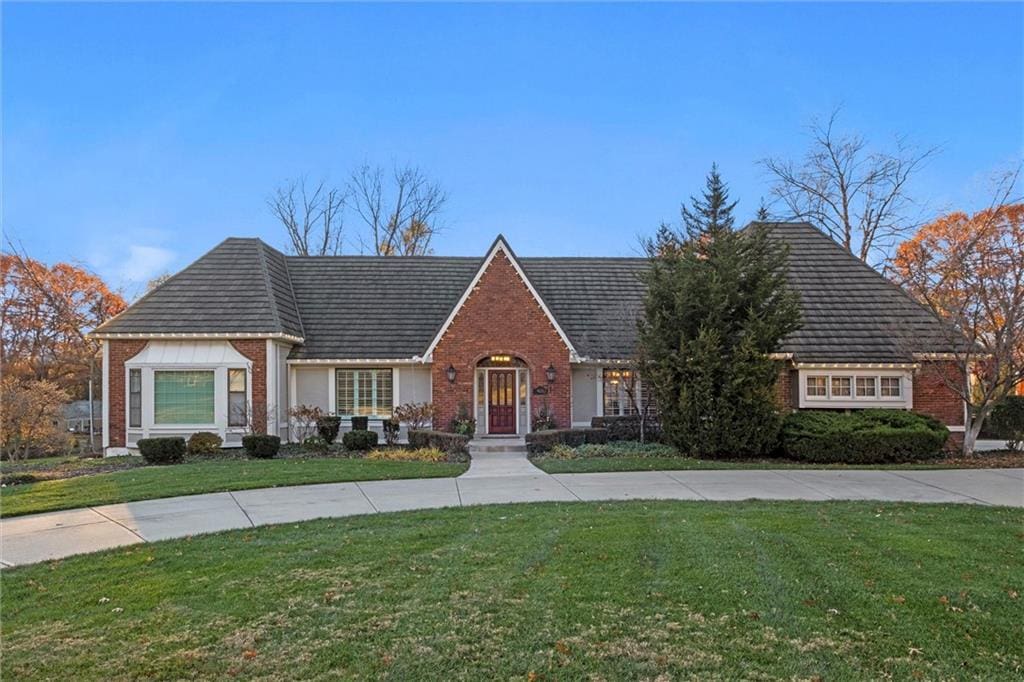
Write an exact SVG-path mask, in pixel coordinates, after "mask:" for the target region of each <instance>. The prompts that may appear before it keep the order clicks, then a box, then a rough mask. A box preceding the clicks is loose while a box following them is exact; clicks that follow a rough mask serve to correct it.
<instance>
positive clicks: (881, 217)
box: [760, 109, 939, 262]
mask: <svg viewBox="0 0 1024 682" xmlns="http://www.w3.org/2000/svg"><path fill="white" fill-rule="evenodd" d="M838 116H839V110H838V109H836V110H834V111H833V112H832V114H831V115H830V116H829V117H828V120H827V121H824V122H822V121H820V120H817V119H815V120H814V121H813V122H812V123H811V125H810V138H811V147H810V149H809V150H808V152H807V154H806V156H805V157H804V158H803V159H801V160H800V161H797V162H794V161H789V160H785V159H777V158H767V159H762V160H761V162H760V163H761V165H762V167H764V168H765V169H766V170H767V171H768V173H769V175H770V176H772V178H773V179H774V186H773V187H772V194H773V195H774V196H775V198H776V200H777V201H781V202H782V203H783V204H784V205H785V207H786V210H787V211H788V213H789V214H790V216H791V218H792V219H795V220H807V221H810V222H812V223H814V224H815V225H817V226H818V227H819V228H820V229H822V230H824V231H825V232H826V233H828V234H829V235H830V236H831V237H832V238H833V239H834V240H836V241H837V242H839V243H840V244H842V245H843V246H844V247H845V248H846V249H848V250H849V251H850V253H852V254H854V255H856V256H857V257H859V258H860V259H861V260H862V261H864V262H868V261H869V260H872V259H877V260H878V261H879V262H880V261H882V260H884V259H885V257H886V256H887V255H888V251H889V250H890V249H891V248H892V246H893V245H894V244H895V242H896V241H897V240H898V239H900V238H902V237H904V236H906V235H908V234H910V233H911V232H913V231H914V230H915V229H916V228H917V227H918V225H919V224H920V220H918V219H916V218H915V217H913V216H912V215H911V213H912V209H913V206H914V202H913V200H912V199H911V198H910V196H909V194H908V191H907V182H908V180H909V179H910V177H911V176H912V175H913V174H914V173H915V172H916V171H918V170H919V169H920V168H921V166H922V165H923V164H924V163H925V162H926V161H927V160H928V159H929V158H930V157H932V156H934V155H935V154H936V153H938V151H939V150H938V148H936V147H932V148H930V149H926V150H923V151H922V150H920V149H916V148H914V147H912V146H910V145H909V144H908V143H907V141H906V138H904V137H899V138H897V139H896V149H895V151H893V152H891V153H888V152H876V151H871V150H870V149H869V147H868V143H867V141H866V140H865V139H864V138H863V137H862V136H860V135H857V134H842V133H839V132H837V131H836V120H837V118H838Z"/></svg>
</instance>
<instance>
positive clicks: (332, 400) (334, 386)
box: [327, 367, 338, 414]
mask: <svg viewBox="0 0 1024 682" xmlns="http://www.w3.org/2000/svg"><path fill="white" fill-rule="evenodd" d="M327 414H338V370H337V368H335V367H328V368H327Z"/></svg>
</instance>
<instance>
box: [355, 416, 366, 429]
mask: <svg viewBox="0 0 1024 682" xmlns="http://www.w3.org/2000/svg"><path fill="white" fill-rule="evenodd" d="M369 429H370V418H369V417H352V430H353V431H369Z"/></svg>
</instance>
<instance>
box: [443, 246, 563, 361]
mask: <svg viewBox="0 0 1024 682" xmlns="http://www.w3.org/2000/svg"><path fill="white" fill-rule="evenodd" d="M499 255H500V256H504V258H505V259H506V260H507V261H508V263H509V264H510V265H511V266H512V268H513V269H514V270H515V272H516V275H517V276H518V277H519V279H520V280H521V281H522V283H523V284H524V285H525V286H526V288H527V290H528V291H529V292H530V295H531V296H532V297H533V300H534V301H535V302H536V303H537V306H538V307H539V308H540V309H541V311H543V313H544V315H545V316H546V317H547V319H548V321H549V322H551V326H552V327H554V329H555V332H556V333H557V334H558V336H559V338H561V340H562V342H563V343H564V344H565V346H566V348H568V349H569V355H570V357H571V358H572V359H574V360H577V359H579V355H578V353H577V352H576V348H575V347H574V346H573V344H572V341H570V340H569V337H568V335H567V334H566V333H565V331H564V330H563V329H562V327H561V325H559V324H558V320H556V319H555V316H554V315H553V314H552V313H551V309H550V308H548V305H547V304H546V303H545V302H544V299H543V298H541V295H540V293H538V291H537V289H536V288H535V287H534V286H533V284H532V283H531V282H530V278H529V277H527V276H526V272H525V271H524V270H523V267H522V265H520V263H519V259H518V257H517V256H516V254H515V252H514V251H513V250H512V247H511V246H509V243H508V240H506V239H505V236H504V235H502V234H498V236H497V237H496V238H495V239H494V242H493V243H492V244H491V247H490V248H489V249H488V250H487V255H486V256H484V259H483V261H482V262H481V263H480V267H479V268H477V271H476V274H475V275H474V276H473V279H472V280H470V282H469V286H467V287H466V290H465V291H464V292H463V294H462V296H461V297H460V298H459V300H458V302H457V303H456V304H455V306H454V307H453V308H452V310H451V312H450V313H449V314H448V317H447V318H446V319H445V321H444V324H442V325H441V328H440V329H438V331H437V334H435V335H434V338H433V340H432V341H431V342H430V345H429V346H428V347H427V350H426V352H425V353H424V354H423V358H424V360H426V361H429V360H430V358H431V355H432V354H433V352H434V349H435V348H436V347H437V344H438V343H440V342H441V339H442V338H444V335H445V332H447V331H448V328H449V327H450V326H451V325H452V322H453V321H454V320H455V318H456V316H457V315H458V314H459V311H460V310H461V309H462V307H463V306H464V305H465V304H466V301H467V300H469V297H470V296H471V295H472V293H473V291H474V290H475V289H476V288H477V286H478V285H479V283H480V280H481V279H482V278H483V276H484V273H486V272H487V269H488V268H489V267H490V266H491V263H493V262H494V259H495V258H496V257H498V256H499Z"/></svg>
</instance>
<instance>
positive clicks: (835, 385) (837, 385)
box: [832, 377, 853, 398]
mask: <svg viewBox="0 0 1024 682" xmlns="http://www.w3.org/2000/svg"><path fill="white" fill-rule="evenodd" d="M850 384H851V381H850V377H832V397H833V398H849V397H850V396H852V395H853V393H852V388H851V386H850Z"/></svg>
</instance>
